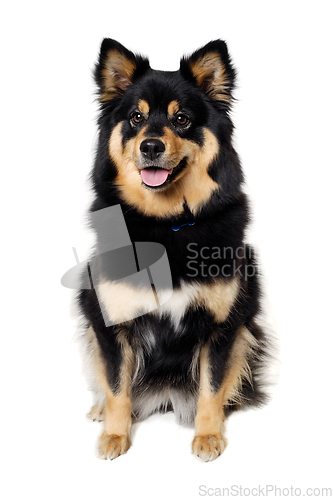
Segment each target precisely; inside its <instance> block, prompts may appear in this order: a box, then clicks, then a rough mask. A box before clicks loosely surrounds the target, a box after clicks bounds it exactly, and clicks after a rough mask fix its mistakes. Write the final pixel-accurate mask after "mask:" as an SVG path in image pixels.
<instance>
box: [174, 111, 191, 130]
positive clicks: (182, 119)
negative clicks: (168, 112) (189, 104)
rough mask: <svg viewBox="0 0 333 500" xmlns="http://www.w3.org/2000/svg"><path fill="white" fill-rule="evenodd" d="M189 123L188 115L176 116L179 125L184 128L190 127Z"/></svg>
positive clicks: (180, 114)
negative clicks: (185, 126)
mask: <svg viewBox="0 0 333 500" xmlns="http://www.w3.org/2000/svg"><path fill="white" fill-rule="evenodd" d="M189 122H190V119H189V117H188V116H186V115H183V114H182V113H179V114H178V115H177V116H176V123H177V125H181V126H182V127H184V125H188V123H189Z"/></svg>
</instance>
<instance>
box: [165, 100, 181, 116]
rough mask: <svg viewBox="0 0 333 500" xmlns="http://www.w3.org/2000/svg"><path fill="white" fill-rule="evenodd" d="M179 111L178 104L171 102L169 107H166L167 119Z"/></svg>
mask: <svg viewBox="0 0 333 500" xmlns="http://www.w3.org/2000/svg"><path fill="white" fill-rule="evenodd" d="M178 111H179V102H178V101H171V102H170V104H169V106H168V115H169V117H172V116H173V115H175V114H176V113H178Z"/></svg>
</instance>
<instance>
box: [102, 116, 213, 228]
mask: <svg viewBox="0 0 333 500" xmlns="http://www.w3.org/2000/svg"><path fill="white" fill-rule="evenodd" d="M121 127H122V123H119V124H118V125H117V126H116V127H115V129H114V130H113V132H112V134H111V137H110V141H109V152H110V156H111V159H112V160H113V162H114V164H115V166H116V168H117V171H118V175H117V177H116V180H115V184H116V185H117V186H118V188H119V191H120V195H121V197H122V198H123V200H124V201H125V202H126V203H128V204H129V205H131V206H134V207H135V208H137V209H138V210H139V211H140V212H141V213H143V214H145V215H151V216H152V215H153V216H156V217H161V218H163V217H169V216H170V215H179V214H180V213H181V212H182V211H183V205H184V202H185V200H186V202H187V204H188V206H189V208H190V210H191V211H192V213H193V214H194V215H195V214H196V213H197V212H198V211H199V210H200V208H201V207H202V205H203V204H204V203H206V202H207V201H208V200H209V199H210V197H211V195H212V193H213V192H214V191H215V190H217V189H218V188H219V186H218V184H217V183H216V182H215V181H213V179H212V178H211V177H210V176H209V174H208V171H207V170H208V167H209V166H210V164H211V163H212V161H213V160H214V158H215V157H216V156H217V154H218V151H219V145H218V141H217V139H216V137H215V136H214V135H213V134H212V133H211V132H210V131H209V130H208V129H204V134H205V140H204V145H203V147H202V148H201V147H200V146H199V145H198V144H195V143H194V142H192V141H189V140H186V139H182V138H180V137H178V136H176V135H175V134H173V132H172V131H171V130H170V129H169V128H167V127H166V128H165V129H164V135H163V137H161V138H160V139H161V140H162V141H163V142H164V144H165V146H166V150H165V158H166V166H167V167H168V168H174V167H176V166H177V165H178V164H179V163H180V161H181V160H182V159H183V158H184V157H185V156H186V157H187V159H188V160H187V162H188V166H187V167H186V169H184V170H183V171H182V172H181V173H180V175H179V178H177V179H176V180H175V181H174V182H173V183H172V184H171V185H170V186H169V187H168V188H166V189H165V190H164V191H160V192H155V191H150V190H148V189H146V188H145V187H144V186H143V185H142V181H141V176H140V173H139V169H138V167H139V165H140V161H141V155H140V144H141V142H142V140H143V138H144V133H145V130H146V128H145V127H144V128H143V129H142V130H141V131H140V133H139V134H138V135H137V136H136V137H135V138H133V139H131V140H129V141H128V142H127V144H126V146H125V148H124V149H123V147H122V135H121Z"/></svg>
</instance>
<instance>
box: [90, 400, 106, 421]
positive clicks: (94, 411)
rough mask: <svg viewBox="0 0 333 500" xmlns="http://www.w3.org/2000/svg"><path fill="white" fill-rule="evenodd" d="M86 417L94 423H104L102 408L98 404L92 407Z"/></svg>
mask: <svg viewBox="0 0 333 500" xmlns="http://www.w3.org/2000/svg"><path fill="white" fill-rule="evenodd" d="M87 417H88V418H90V419H91V420H93V421H94V422H95V421H97V422H103V421H104V406H101V405H99V404H97V405H94V406H93V407H92V408H91V410H90V412H89V413H87Z"/></svg>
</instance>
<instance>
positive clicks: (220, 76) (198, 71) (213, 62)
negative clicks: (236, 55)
mask: <svg viewBox="0 0 333 500" xmlns="http://www.w3.org/2000/svg"><path fill="white" fill-rule="evenodd" d="M190 66H191V70H192V73H193V76H194V77H195V78H196V80H197V83H198V85H199V86H200V87H202V88H203V90H204V91H205V92H207V93H209V94H210V95H211V96H212V97H213V98H215V99H217V100H219V101H226V102H229V101H230V96H229V93H228V88H229V82H228V79H227V76H226V70H225V67H224V65H223V63H222V61H221V58H220V56H219V54H216V53H214V52H210V53H208V54H205V55H204V56H203V57H202V58H201V59H199V60H197V61H195V62H192V63H191V65H190ZM207 82H208V83H207Z"/></svg>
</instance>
